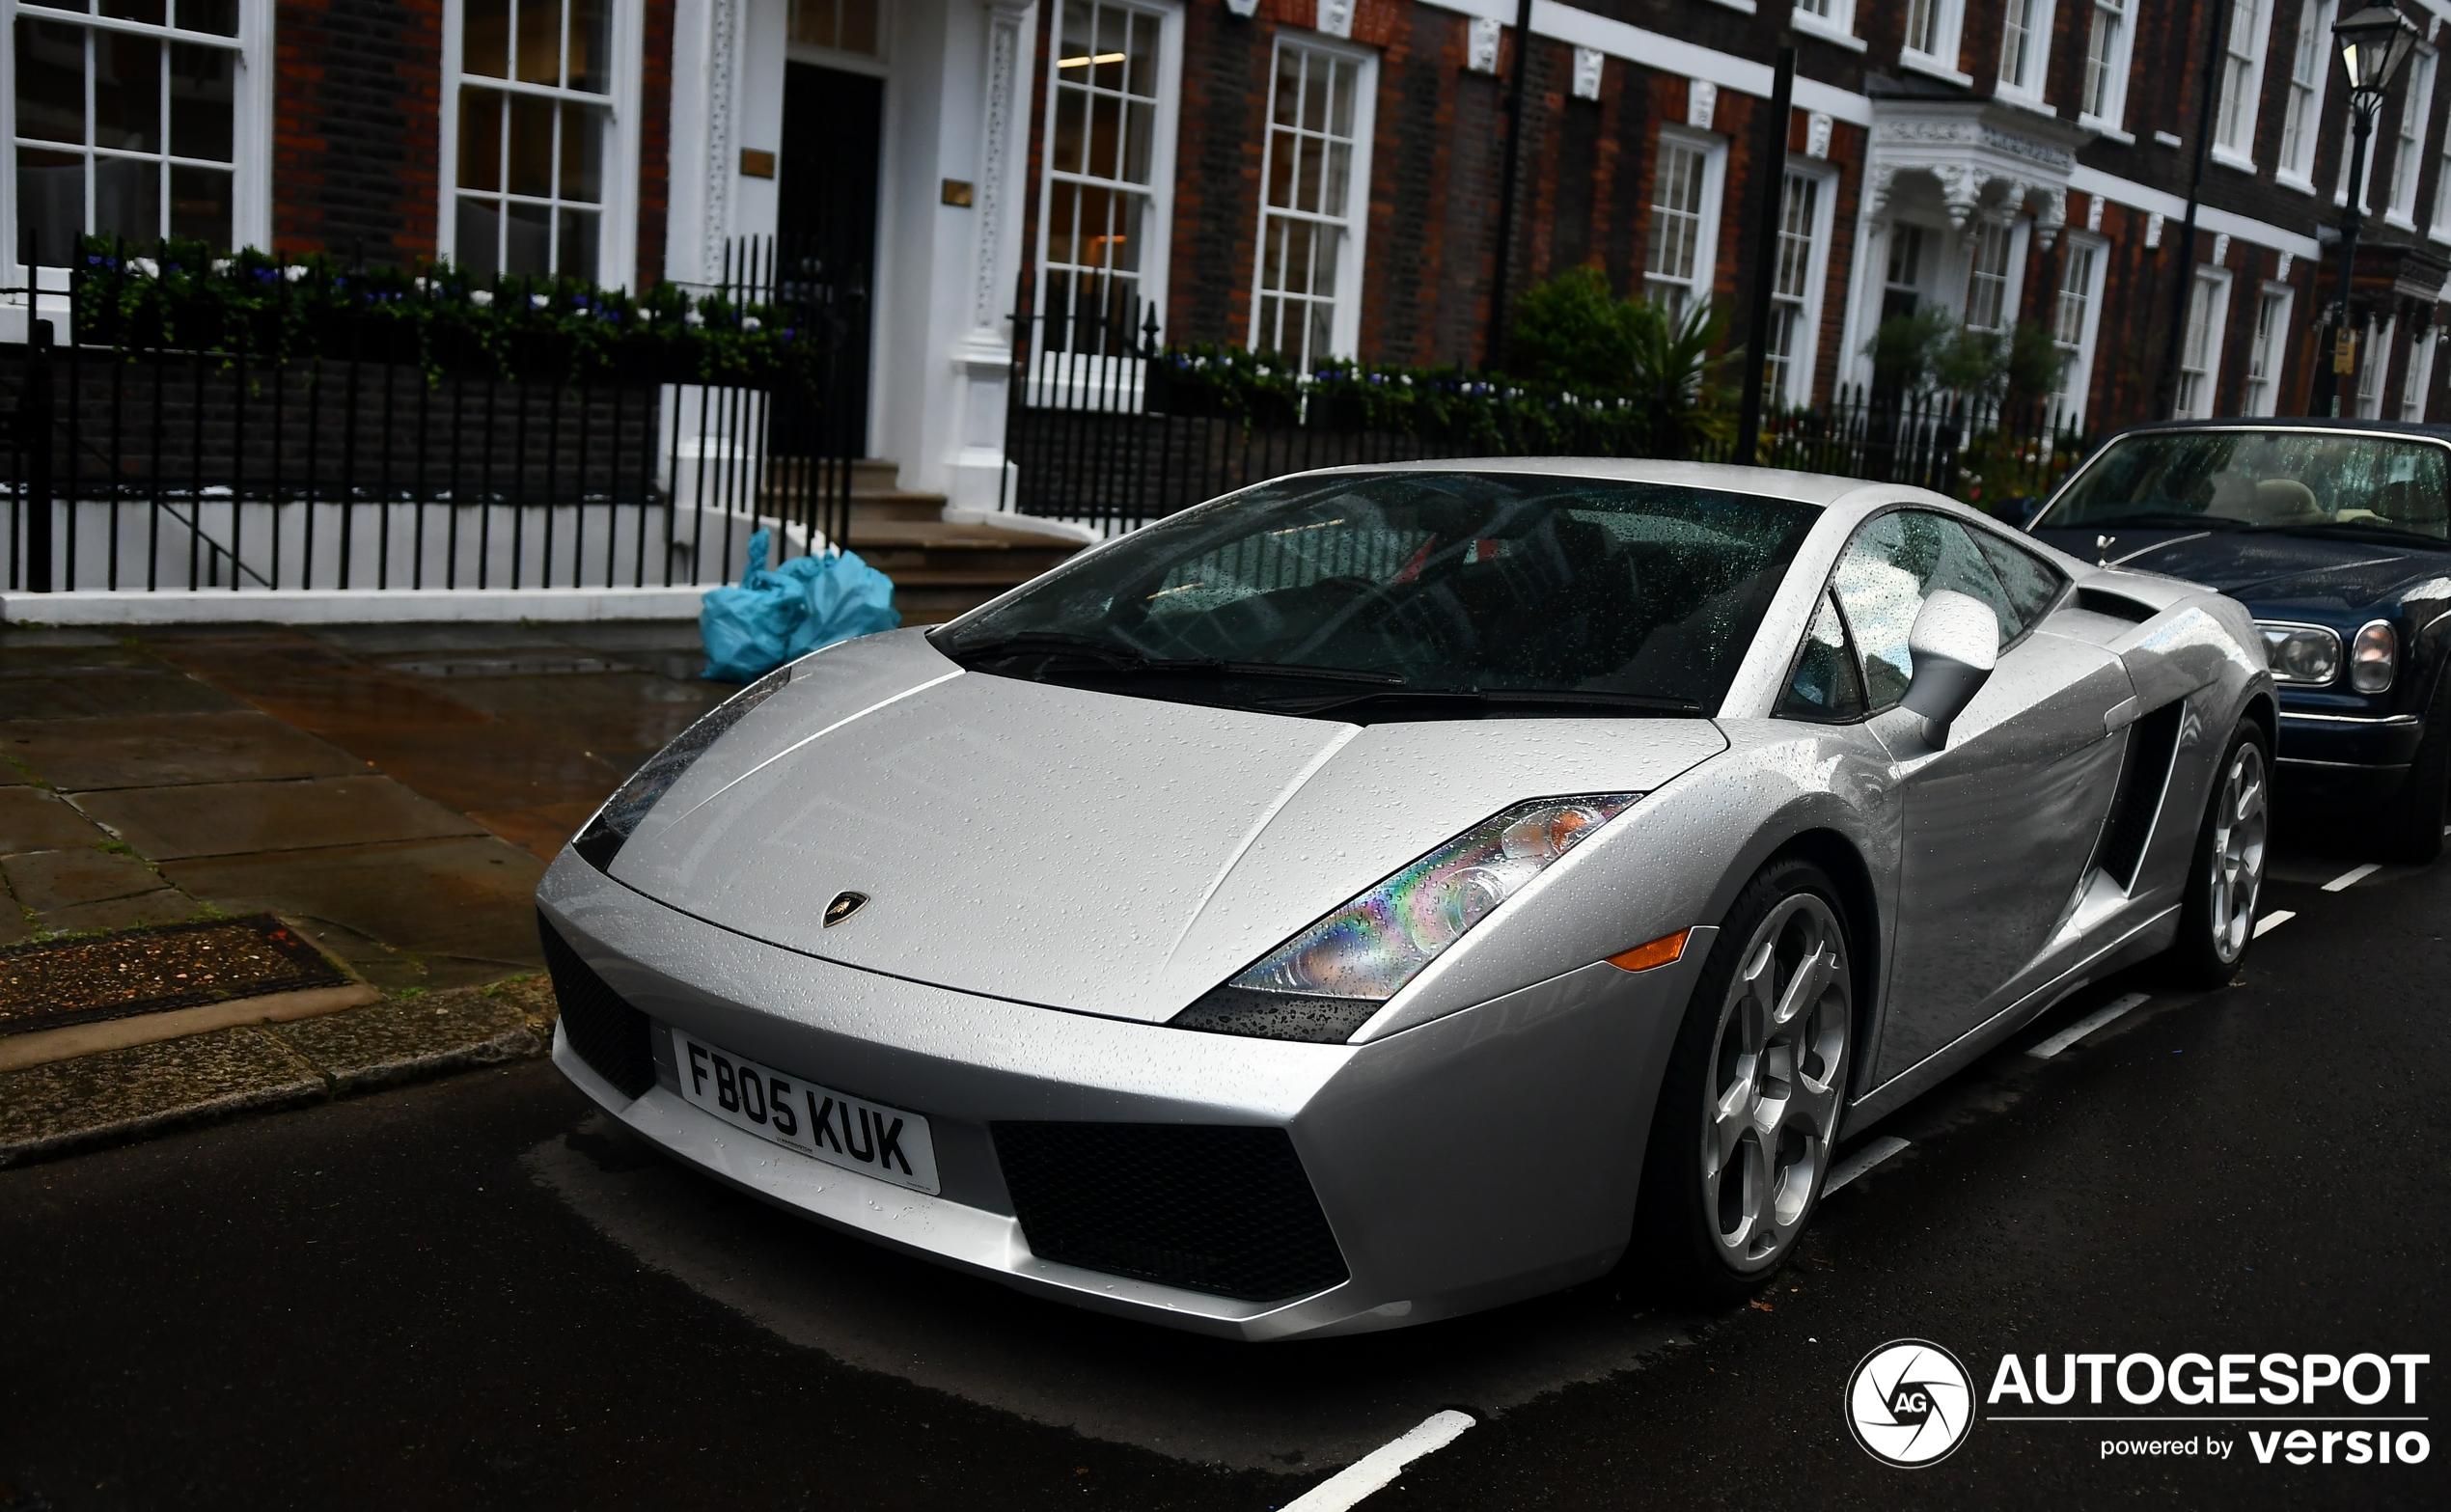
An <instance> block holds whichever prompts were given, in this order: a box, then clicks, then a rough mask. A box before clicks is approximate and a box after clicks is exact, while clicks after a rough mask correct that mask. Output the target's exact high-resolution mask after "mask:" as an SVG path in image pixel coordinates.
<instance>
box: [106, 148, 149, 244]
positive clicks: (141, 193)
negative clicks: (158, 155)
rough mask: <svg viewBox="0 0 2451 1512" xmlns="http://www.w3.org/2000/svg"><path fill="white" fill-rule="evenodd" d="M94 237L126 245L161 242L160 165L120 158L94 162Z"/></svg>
mask: <svg viewBox="0 0 2451 1512" xmlns="http://www.w3.org/2000/svg"><path fill="white" fill-rule="evenodd" d="M94 234H96V235H97V236H118V237H121V238H123V239H124V240H127V241H158V240H160V239H161V234H162V169H161V164H159V163H145V162H131V161H129V160H128V159H126V158H124V157H97V158H96V159H95V160H94Z"/></svg>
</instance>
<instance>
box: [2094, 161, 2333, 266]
mask: <svg viewBox="0 0 2451 1512" xmlns="http://www.w3.org/2000/svg"><path fill="white" fill-rule="evenodd" d="M2068 187H2070V188H2071V189H2075V190H2078V191H2079V192H2081V193H2085V194H2093V195H2100V196H2101V197H2102V198H2104V199H2106V200H2112V201H2116V202H2117V203H2119V204H2121V205H2124V206H2128V207H2129V208H2131V209H2137V210H2143V211H2145V212H2146V213H2148V214H2153V215H2161V216H2165V217H2167V218H2168V219H2170V220H2173V221H2176V220H2179V219H2181V218H2183V217H2184V216H2185V215H2186V214H2187V213H2188V202H2187V201H2185V200H2183V199H2181V198H2180V197H2179V196H2177V195H2175V194H2172V193H2170V192H2169V191H2167V190H2165V189H2155V188H2149V187H2147V186H2146V185H2144V184H2140V183H2135V182H2133V181H2131V180H2129V179H2121V178H2118V177H2116V176H2115V175H2111V174H2107V173H2104V172H2103V171H2102V170H2101V169H2099V168H2088V167H2086V166H2085V165H2084V164H2082V163H2079V164H2078V165H2077V167H2076V169H2075V170H2074V171H2073V172H2071V173H2070V174H2069V176H2068ZM2195 224H2196V226H2197V228H2198V229H2199V230H2203V231H2210V232H2213V233H2215V234H2219V233H2222V232H2228V233H2229V234H2232V235H2235V236H2236V237H2238V238H2239V240H2241V241H2251V242H2253V243H2255V244H2256V245H2257V246H2259V247H2271V248H2273V249H2274V250H2276V251H2280V252H2286V253H2289V254H2290V255H2291V256H2293V257H2300V258H2308V259H2312V258H2314V257H2316V256H2317V255H2318V252H2319V250H2320V249H2319V247H2318V246H2317V243H2316V241H2315V238H2314V237H2312V236H2309V235H2307V234H2304V233H2302V232H2295V231H2283V230H2282V229H2281V228H2280V227H2278V226H2274V225H2272V224H2270V223H2269V222H2265V221H2259V220H2255V219H2253V218H2251V217H2248V216H2244V215H2241V214H2239V213H2238V212H2237V211H2235V210H2224V209H2218V208H2216V207H2215V206H2210V205H2200V206H2196V212H2195Z"/></svg>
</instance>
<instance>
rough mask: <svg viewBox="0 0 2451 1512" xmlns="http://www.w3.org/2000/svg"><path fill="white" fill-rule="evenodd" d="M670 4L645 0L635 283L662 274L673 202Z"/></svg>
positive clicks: (645, 283)
mask: <svg viewBox="0 0 2451 1512" xmlns="http://www.w3.org/2000/svg"><path fill="white" fill-rule="evenodd" d="M673 3H674V0H647V14H646V16H645V22H646V59H645V65H644V67H643V68H642V69H640V79H639V143H638V285H637V287H638V288H639V289H641V290H645V289H652V288H654V287H655V285H656V284H658V283H659V282H661V281H662V280H663V277H664V216H665V211H666V210H667V208H668V207H669V206H670V205H671V203H672V191H671V184H672V157H673Z"/></svg>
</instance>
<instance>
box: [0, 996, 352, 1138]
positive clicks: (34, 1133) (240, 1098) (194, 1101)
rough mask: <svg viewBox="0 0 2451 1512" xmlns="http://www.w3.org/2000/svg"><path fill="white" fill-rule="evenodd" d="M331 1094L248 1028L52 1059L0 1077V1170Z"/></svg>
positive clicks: (272, 1041) (291, 1056) (292, 1056)
mask: <svg viewBox="0 0 2451 1512" xmlns="http://www.w3.org/2000/svg"><path fill="white" fill-rule="evenodd" d="M325 1095H326V1084H325V1082H324V1079H323V1077H322V1075H321V1073H319V1072H318V1071H317V1069H316V1068H315V1066H314V1064H313V1063H312V1062H311V1061H309V1060H308V1059H307V1058H305V1057H303V1056H301V1055H299V1054H298V1053H297V1052H296V1051H295V1050H292V1049H291V1048H290V1047H289V1045H288V1044H287V1043H286V1042H285V1041H283V1040H282V1039H280V1038H279V1037H278V1036H276V1035H274V1034H273V1033H271V1032H270V1031H266V1030H262V1029H258V1028H255V1027H252V1026H249V1027H246V1028H241V1029H226V1030H220V1031H215V1032H213V1033H209V1034H194V1035H190V1036H188V1037H187V1038H185V1039H171V1040H164V1041H162V1042H160V1043H158V1044H151V1045H139V1046H135V1047H133V1048H131V1049H127V1050H108V1051H104V1052H102V1053H101V1054H100V1055H93V1056H80V1057H78V1058H76V1059H73V1060H55V1061H52V1062H50V1063H49V1064H47V1065H39V1066H29V1067H27V1068H26V1069H24V1070H22V1071H11V1072H7V1073H5V1074H0V1164H14V1163H16V1162H18V1161H23V1160H27V1159H34V1158H40V1157H41V1156H45V1155H51V1154H57V1153H62V1152H64V1151H66V1150H69V1149H73V1148H77V1147H79V1146H82V1145H85V1144H89V1143H92V1142H96V1140H97V1139H99V1138H104V1137H110V1138H119V1139H131V1138H138V1137H142V1136H144V1135H147V1134H151V1133H156V1132H159V1131H161V1130H164V1129H167V1128H170V1127H174V1126H176V1125H179V1124H183V1123H190V1122H194V1121H197V1120H200V1119H205V1118H211V1117H214V1116H217V1115H227V1114H230V1113H243V1112H247V1111H250V1110H254V1109H262V1108H279V1107H285V1106H289V1105H293V1104H298V1103H311V1102H320V1101H322V1100H323V1098H324V1096H325Z"/></svg>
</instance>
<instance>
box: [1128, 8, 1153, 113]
mask: <svg viewBox="0 0 2451 1512" xmlns="http://www.w3.org/2000/svg"><path fill="white" fill-rule="evenodd" d="M1131 53H1132V59H1131V68H1132V76H1131V78H1130V80H1129V81H1128V82H1127V83H1126V84H1125V86H1124V87H1125V88H1126V89H1128V90H1130V91H1131V92H1132V93H1133V94H1135V95H1138V96H1141V97H1142V98H1143V99H1155V98H1157V17H1156V16H1154V15H1145V14H1141V13H1139V12H1134V13H1133V16H1132V46H1131Z"/></svg>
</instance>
